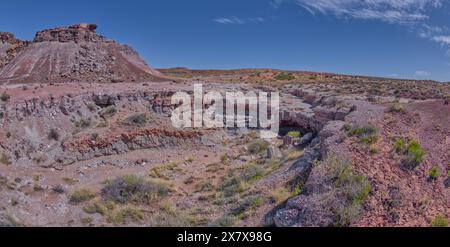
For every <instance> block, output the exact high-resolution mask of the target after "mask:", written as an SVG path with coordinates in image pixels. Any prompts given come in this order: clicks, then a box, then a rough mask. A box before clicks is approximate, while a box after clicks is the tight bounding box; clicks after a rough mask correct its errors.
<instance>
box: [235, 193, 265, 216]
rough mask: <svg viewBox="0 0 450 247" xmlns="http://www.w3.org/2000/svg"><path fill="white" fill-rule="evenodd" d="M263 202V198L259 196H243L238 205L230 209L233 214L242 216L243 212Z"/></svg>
mask: <svg viewBox="0 0 450 247" xmlns="http://www.w3.org/2000/svg"><path fill="white" fill-rule="evenodd" d="M262 204H264V198H262V197H261V196H257V195H256V196H249V197H247V198H245V199H244V200H243V201H242V202H240V203H239V205H238V206H237V207H236V208H234V209H233V210H232V213H233V215H235V216H238V217H242V216H243V214H244V213H248V212H250V211H252V210H254V209H256V208H258V207H260V206H261V205H262Z"/></svg>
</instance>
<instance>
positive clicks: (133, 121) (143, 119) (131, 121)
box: [125, 113, 147, 126]
mask: <svg viewBox="0 0 450 247" xmlns="http://www.w3.org/2000/svg"><path fill="white" fill-rule="evenodd" d="M125 123H126V124H127V125H137V126H142V125H144V124H146V123H147V114H145V113H141V114H135V115H132V116H130V117H128V118H127V119H126V120H125Z"/></svg>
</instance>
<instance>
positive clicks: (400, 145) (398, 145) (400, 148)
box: [394, 138, 406, 154]
mask: <svg viewBox="0 0 450 247" xmlns="http://www.w3.org/2000/svg"><path fill="white" fill-rule="evenodd" d="M405 145H406V142H405V140H404V139H402V138H398V139H397V140H396V141H395V144H394V148H395V152H397V153H399V154H400V153H403V152H404V151H405Z"/></svg>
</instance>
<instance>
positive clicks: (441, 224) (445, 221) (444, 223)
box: [431, 215, 449, 227]
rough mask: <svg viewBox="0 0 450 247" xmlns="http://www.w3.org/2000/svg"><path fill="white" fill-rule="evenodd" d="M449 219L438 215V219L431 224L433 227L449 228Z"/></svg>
mask: <svg viewBox="0 0 450 247" xmlns="http://www.w3.org/2000/svg"><path fill="white" fill-rule="evenodd" d="M448 224H449V223H448V219H447V218H445V217H444V216H442V215H438V216H437V217H436V218H434V219H433V221H432V222H431V226H432V227H448Z"/></svg>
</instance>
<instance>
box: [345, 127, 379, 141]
mask: <svg viewBox="0 0 450 247" xmlns="http://www.w3.org/2000/svg"><path fill="white" fill-rule="evenodd" d="M344 129H345V130H347V133H348V135H349V136H356V137H358V138H359V141H360V142H362V143H365V144H368V145H370V144H375V143H377V142H378V139H379V135H378V130H377V128H376V127H375V126H373V125H370V124H369V125H364V126H361V127H352V126H350V125H346V126H344Z"/></svg>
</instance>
